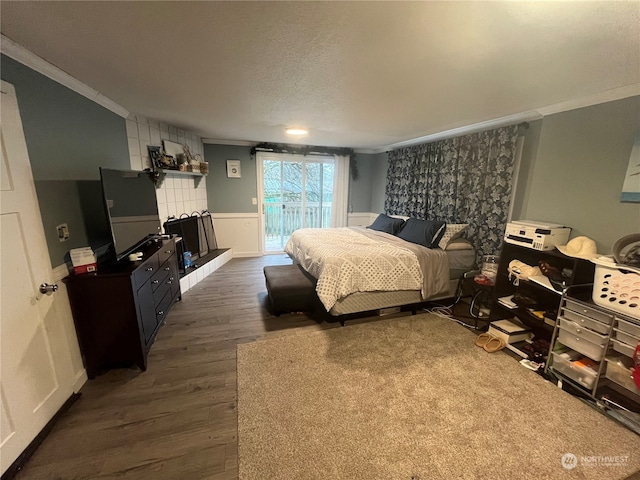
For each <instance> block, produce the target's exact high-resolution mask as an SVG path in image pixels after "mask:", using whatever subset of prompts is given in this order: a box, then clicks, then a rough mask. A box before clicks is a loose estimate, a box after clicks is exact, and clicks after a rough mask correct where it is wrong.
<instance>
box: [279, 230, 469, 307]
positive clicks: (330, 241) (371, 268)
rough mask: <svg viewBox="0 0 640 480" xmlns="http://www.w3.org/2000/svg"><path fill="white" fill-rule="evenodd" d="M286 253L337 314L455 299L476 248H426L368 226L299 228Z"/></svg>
mask: <svg viewBox="0 0 640 480" xmlns="http://www.w3.org/2000/svg"><path fill="white" fill-rule="evenodd" d="M285 252H286V253H287V254H288V255H289V256H290V257H291V258H292V259H293V261H294V263H298V264H299V265H300V266H301V267H302V268H303V269H304V270H305V271H306V272H308V273H309V274H310V275H311V276H312V277H314V278H315V279H316V280H317V283H316V292H317V294H318V298H319V299H320V301H321V303H322V305H323V306H324V308H325V310H326V311H327V312H328V313H329V314H330V315H332V316H341V315H348V314H354V313H359V312H368V311H372V310H381V309H386V308H390V307H398V306H405V305H415V304H418V303H421V302H424V301H429V300H438V299H444V298H451V297H454V296H455V293H456V289H457V285H458V279H459V278H460V277H461V276H462V275H463V274H464V273H465V272H467V271H469V270H473V269H474V268H475V257H476V254H475V250H473V248H470V249H464V250H451V251H449V250H442V249H440V248H427V247H424V246H422V245H418V244H415V243H412V242H407V241H405V240H403V239H401V238H398V237H397V236H395V235H392V234H390V233H385V232H380V231H375V230H371V229H367V228H365V227H343V228H330V229H300V230H296V231H295V232H293V234H292V235H291V238H290V239H289V241H288V242H287V245H286V246H285Z"/></svg>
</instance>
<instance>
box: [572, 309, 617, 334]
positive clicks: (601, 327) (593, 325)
mask: <svg viewBox="0 0 640 480" xmlns="http://www.w3.org/2000/svg"><path fill="white" fill-rule="evenodd" d="M562 317H563V318H566V319H567V320H571V321H572V322H575V323H577V324H578V325H582V326H583V327H585V328H590V329H591V330H594V331H596V332H598V333H604V334H605V335H606V334H608V333H609V328H610V326H609V325H607V324H604V323H601V322H597V321H595V320H593V319H592V318H589V317H585V316H584V315H580V314H579V313H576V312H572V311H571V310H563V311H562Z"/></svg>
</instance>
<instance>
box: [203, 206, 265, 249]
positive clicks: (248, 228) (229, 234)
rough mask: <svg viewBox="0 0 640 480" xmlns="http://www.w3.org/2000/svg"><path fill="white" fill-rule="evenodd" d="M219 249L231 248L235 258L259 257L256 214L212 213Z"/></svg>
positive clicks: (258, 226) (257, 219) (258, 234)
mask: <svg viewBox="0 0 640 480" xmlns="http://www.w3.org/2000/svg"><path fill="white" fill-rule="evenodd" d="M211 216H212V218H213V228H214V229H215V231H216V240H217V241H218V246H219V247H220V248H232V249H233V256H234V258H235V257H259V256H261V255H262V254H261V253H260V217H259V214H258V213H257V212H256V213H213V214H211Z"/></svg>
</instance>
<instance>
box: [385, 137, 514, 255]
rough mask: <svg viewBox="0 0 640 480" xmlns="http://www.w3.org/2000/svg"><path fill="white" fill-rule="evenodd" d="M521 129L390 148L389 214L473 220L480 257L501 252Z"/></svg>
mask: <svg viewBox="0 0 640 480" xmlns="http://www.w3.org/2000/svg"><path fill="white" fill-rule="evenodd" d="M517 138H518V127H517V126H515V125H514V126H510V127H503V128H498V129H495V130H488V131H486V132H480V133H474V134H470V135H465V136H463V137H456V138H450V139H446V140H441V141H438V142H433V143H429V144H424V145H418V146H415V147H408V148H403V149H399V150H394V151H391V152H389V170H388V172H387V188H386V199H385V210H386V211H387V213H388V214H390V215H407V216H412V217H416V218H428V219H432V220H444V221H446V222H447V223H468V224H469V227H468V229H467V232H466V237H467V238H468V239H469V240H470V241H471V242H472V243H473V244H474V245H475V247H476V249H477V250H478V255H479V256H482V255H490V254H497V253H498V252H499V250H500V245H501V243H502V237H503V234H504V229H505V226H506V223H507V216H508V213H509V206H510V202H511V188H512V179H513V166H514V161H515V155H516V140H517Z"/></svg>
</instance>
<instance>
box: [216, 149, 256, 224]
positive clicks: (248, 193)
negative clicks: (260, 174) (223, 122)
mask: <svg viewBox="0 0 640 480" xmlns="http://www.w3.org/2000/svg"><path fill="white" fill-rule="evenodd" d="M204 158H206V159H207V162H208V163H209V175H207V202H208V204H209V211H210V212H212V213H257V212H258V206H257V205H253V204H252V203H251V199H252V198H257V197H258V183H257V177H256V161H255V159H252V158H251V147H240V146H235V145H211V144H205V145H204ZM227 160H240V173H241V175H242V176H241V178H227Z"/></svg>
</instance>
